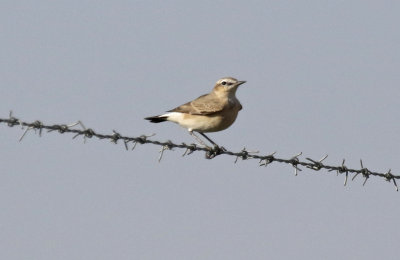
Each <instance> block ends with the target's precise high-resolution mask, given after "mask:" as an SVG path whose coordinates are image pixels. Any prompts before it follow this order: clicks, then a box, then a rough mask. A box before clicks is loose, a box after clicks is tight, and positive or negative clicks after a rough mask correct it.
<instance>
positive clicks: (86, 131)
mask: <svg viewBox="0 0 400 260" xmlns="http://www.w3.org/2000/svg"><path fill="white" fill-rule="evenodd" d="M0 124H6V125H7V126H8V127H14V126H21V127H22V128H24V127H26V130H25V131H24V133H23V134H22V136H21V138H20V141H21V140H22V139H23V138H24V136H25V135H26V133H27V132H28V131H29V130H39V136H41V135H42V131H43V129H45V130H47V132H52V131H57V132H58V133H60V134H64V133H73V134H75V135H74V136H73V139H75V138H76V137H77V136H83V138H84V141H86V138H92V137H97V138H98V139H100V140H102V139H108V140H110V141H111V142H113V143H115V144H117V143H118V141H119V140H122V141H123V142H124V145H125V148H126V149H127V150H128V149H129V143H132V144H133V147H132V148H131V149H132V150H133V149H134V148H135V147H136V145H137V144H138V143H139V144H153V145H158V146H161V150H160V157H159V161H161V159H162V156H163V153H164V151H165V150H172V149H173V148H180V149H186V150H185V152H184V154H183V155H182V156H185V155H189V154H191V153H193V152H195V151H203V152H205V157H206V158H207V159H212V158H214V157H216V156H218V155H229V156H235V157H236V160H235V163H236V162H237V160H238V159H239V158H241V159H242V160H248V159H257V160H259V165H260V166H267V165H269V164H271V163H274V162H276V163H285V164H290V165H291V166H292V167H293V168H294V170H295V175H297V174H298V172H299V171H302V169H301V168H300V166H303V167H306V168H308V169H310V170H314V171H319V170H321V169H325V170H328V171H329V172H331V171H336V172H337V174H343V173H344V174H345V181H344V185H346V184H347V181H348V176H349V174H353V177H352V180H354V179H355V177H357V176H358V175H359V174H361V175H362V176H363V177H364V178H365V180H364V183H363V185H365V183H366V182H367V180H368V179H369V178H370V177H371V176H374V177H380V178H384V179H385V180H386V181H389V182H393V184H394V186H395V189H396V191H398V186H397V183H396V179H400V175H394V174H392V172H391V170H390V169H389V170H388V171H387V172H384V173H383V172H376V171H371V170H369V169H368V168H366V167H364V165H363V162H362V160H360V166H361V167H360V169H351V168H348V167H346V166H345V160H344V159H343V161H342V164H341V165H339V166H332V165H327V164H323V163H322V162H323V161H324V160H325V159H326V158H327V157H328V155H326V156H324V157H323V158H321V159H320V160H313V159H311V158H306V160H307V161H305V160H303V161H301V160H300V159H299V157H300V156H301V155H302V153H298V154H296V155H295V156H293V157H291V158H289V159H284V158H278V157H276V156H275V153H272V154H269V155H258V154H255V152H251V151H248V150H246V148H243V150H241V151H240V152H233V151H229V150H226V149H224V148H222V147H217V146H216V147H203V146H198V145H196V144H186V143H181V144H177V143H173V142H172V141H169V140H168V141H157V140H151V139H149V138H150V137H152V136H146V135H141V136H137V137H129V136H123V135H121V134H120V133H118V132H116V131H115V130H113V134H101V133H97V132H96V131H94V130H93V129H91V128H86V127H85V126H84V125H83V124H82V123H81V122H80V121H78V122H77V123H74V124H70V125H67V124H52V125H48V124H44V123H42V122H41V121H39V120H36V121H34V122H24V121H21V120H20V119H18V118H15V117H13V116H12V112H10V115H9V118H0ZM77 125H80V126H81V127H82V128H83V129H76V128H73V127H75V126H77Z"/></svg>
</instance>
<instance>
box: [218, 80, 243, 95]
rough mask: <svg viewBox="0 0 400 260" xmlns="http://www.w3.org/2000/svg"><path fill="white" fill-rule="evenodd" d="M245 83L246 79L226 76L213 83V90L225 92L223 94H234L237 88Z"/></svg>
mask: <svg viewBox="0 0 400 260" xmlns="http://www.w3.org/2000/svg"><path fill="white" fill-rule="evenodd" d="M244 83H246V81H240V80H237V79H235V78H232V77H226V78H222V79H220V80H218V81H217V82H216V83H215V87H214V91H216V92H217V93H221V94H222V93H225V95H226V94H227V95H235V93H236V90H237V88H238V87H239V86H240V85H242V84H244Z"/></svg>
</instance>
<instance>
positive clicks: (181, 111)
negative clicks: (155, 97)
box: [145, 77, 246, 145]
mask: <svg viewBox="0 0 400 260" xmlns="http://www.w3.org/2000/svg"><path fill="white" fill-rule="evenodd" d="M243 83H246V81H239V80H237V79H235V78H232V77H226V78H222V79H220V80H218V81H217V82H216V84H215V87H214V89H213V90H212V91H211V92H210V93H209V94H206V95H203V96H200V97H198V98H196V99H195V100H193V101H190V102H188V103H186V104H183V105H181V106H179V107H176V108H174V109H172V110H169V111H167V112H168V113H166V114H163V115H159V116H151V117H146V118H145V119H146V120H149V121H150V122H152V123H160V122H164V121H171V122H174V123H177V124H179V125H181V126H182V127H184V128H187V130H188V131H189V133H190V134H191V135H193V136H194V137H195V138H196V139H197V140H198V141H199V142H200V143H201V144H203V145H205V144H204V143H203V142H202V141H201V139H199V138H198V137H197V136H196V135H195V134H194V133H193V132H194V131H195V132H198V133H200V134H201V135H202V136H204V137H205V138H206V139H207V140H208V141H210V142H211V143H212V144H213V145H217V144H216V143H215V142H214V141H212V140H211V139H210V138H208V137H207V136H206V135H205V134H204V133H209V132H218V131H222V130H225V129H227V128H228V127H230V126H231V125H232V124H233V122H235V120H236V117H237V115H238V113H239V111H240V110H241V109H242V105H241V104H240V102H239V100H238V99H237V98H236V95H235V94H236V90H237V89H238V87H239V86H240V85H242V84H243Z"/></svg>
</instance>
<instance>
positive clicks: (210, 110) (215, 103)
mask: <svg viewBox="0 0 400 260" xmlns="http://www.w3.org/2000/svg"><path fill="white" fill-rule="evenodd" d="M224 107H225V102H222V101H221V99H219V98H217V97H216V96H214V95H211V94H206V95H203V96H200V97H198V98H196V99H195V100H193V101H190V102H188V103H186V104H183V105H181V106H179V107H176V108H174V109H172V110H169V111H168V112H181V113H186V114H191V115H210V114H214V113H217V112H220V111H221V110H223V109H224Z"/></svg>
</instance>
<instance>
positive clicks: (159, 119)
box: [145, 116, 168, 123]
mask: <svg viewBox="0 0 400 260" xmlns="http://www.w3.org/2000/svg"><path fill="white" fill-rule="evenodd" d="M167 118H168V117H167V116H150V117H146V118H145V119H146V120H149V121H150V122H152V123H161V122H164V121H167Z"/></svg>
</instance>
